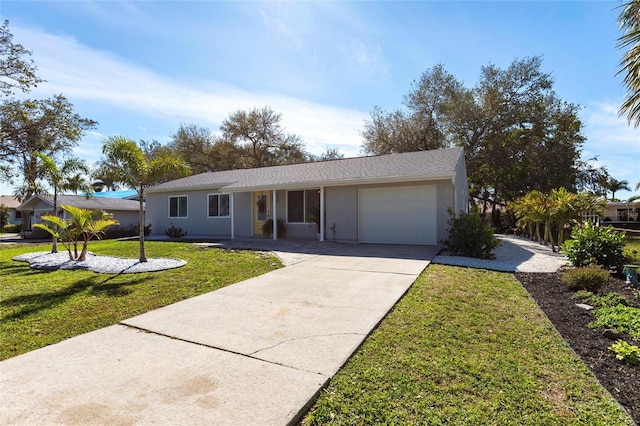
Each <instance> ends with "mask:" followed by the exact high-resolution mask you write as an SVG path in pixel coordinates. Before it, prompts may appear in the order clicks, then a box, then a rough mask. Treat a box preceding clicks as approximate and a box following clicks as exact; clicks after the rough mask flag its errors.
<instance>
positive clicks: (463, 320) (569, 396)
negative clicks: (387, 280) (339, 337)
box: [303, 265, 631, 425]
mask: <svg viewBox="0 0 640 426" xmlns="http://www.w3.org/2000/svg"><path fill="white" fill-rule="evenodd" d="M303 424H345V425H346V424H349V425H351V424H356V425H364V424H430V425H440V424H460V425H470V424H482V425H539V424H544V425H567V424H574V425H628V424H631V420H630V419H629V418H628V416H627V415H626V414H625V413H624V412H623V411H622V410H621V409H620V408H619V407H618V405H617V404H616V402H615V401H614V400H613V399H612V398H611V397H610V395H609V394H607V393H606V391H605V390H604V389H603V388H602V387H601V386H600V385H599V384H598V383H597V381H596V380H595V378H594V376H593V375H592V373H591V372H590V371H589V370H588V369H587V367H586V366H585V365H584V364H583V363H582V361H581V360H580V359H579V358H577V357H576V356H575V355H574V354H573V352H572V351H571V350H570V349H569V347H568V346H567V345H566V343H565V342H564V340H563V339H562V338H561V337H560V336H559V335H558V333H557V332H556V331H555V329H553V327H552V325H551V324H550V323H549V321H548V320H547V319H546V317H545V316H544V315H543V314H542V313H541V311H540V310H539V309H538V308H537V307H536V305H535V303H534V302H533V300H532V299H531V298H530V297H529V296H528V294H527V292H526V291H525V290H524V289H523V288H522V286H521V285H520V284H519V283H518V282H517V281H516V280H515V279H514V278H513V276H512V275H510V274H505V273H497V272H488V271H481V270H473V269H465V268H456V267H450V266H441V265H431V266H429V267H428V268H427V269H426V270H425V272H424V273H423V274H422V275H421V276H420V277H419V279H418V280H417V281H416V283H415V284H414V285H413V287H412V288H411V289H410V290H409V292H408V293H407V295H406V296H405V297H404V298H403V299H402V300H401V301H400V302H399V303H398V304H397V305H396V307H395V308H394V309H393V310H392V311H391V313H390V314H389V315H388V316H387V317H386V318H385V319H384V320H383V321H382V323H381V324H380V325H379V327H378V328H377V329H376V330H375V331H374V332H373V333H372V334H371V336H369V337H368V338H367V339H366V341H365V342H364V344H363V346H362V347H361V348H360V349H359V350H358V351H357V352H356V353H355V354H354V356H353V357H352V358H351V359H350V360H349V361H348V362H347V364H346V365H345V366H344V367H343V368H342V369H341V370H340V372H339V373H338V374H337V375H336V376H335V377H334V378H333V379H332V380H331V383H330V385H329V386H328V388H327V389H326V390H324V391H323V392H322V393H321V395H320V397H319V398H318V400H317V401H316V403H315V405H314V406H313V407H312V409H311V410H310V412H309V413H308V415H307V416H306V417H305V419H304V420H303Z"/></svg>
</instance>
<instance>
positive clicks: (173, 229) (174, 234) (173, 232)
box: [164, 223, 187, 238]
mask: <svg viewBox="0 0 640 426" xmlns="http://www.w3.org/2000/svg"><path fill="white" fill-rule="evenodd" d="M164 233H165V234H167V236H168V237H169V238H182V237H184V236H185V235H187V231H184V230H183V229H182V228H180V227H179V226H175V225H174V224H173V223H172V224H171V226H170V227H169V229H167V230H166V231H164Z"/></svg>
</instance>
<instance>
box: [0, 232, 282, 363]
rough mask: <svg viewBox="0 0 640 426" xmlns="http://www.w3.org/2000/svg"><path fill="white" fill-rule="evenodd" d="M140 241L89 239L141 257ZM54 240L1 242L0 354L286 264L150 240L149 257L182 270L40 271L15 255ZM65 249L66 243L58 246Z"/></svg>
mask: <svg viewBox="0 0 640 426" xmlns="http://www.w3.org/2000/svg"><path fill="white" fill-rule="evenodd" d="M138 247H139V245H138V242H137V241H115V240H109V241H92V242H91V244H90V245H89V250H91V251H92V252H94V253H96V254H99V255H105V256H119V257H133V258H137V257H138ZM50 249H51V245H50V244H42V245H33V244H29V245H20V246H17V247H16V246H11V245H0V282H1V283H2V287H1V289H0V359H6V358H9V357H12V356H15V355H19V354H22V353H25V352H29V351H32V350H34V349H38V348H41V347H43V346H47V345H50V344H53V343H57V342H60V341H61V340H64V339H67V338H69V337H73V336H77V335H79V334H82V333H86V332H89V331H92V330H96V329H99V328H102V327H107V326H109V325H112V324H116V323H118V322H119V321H122V320H124V319H126V318H130V317H132V316H135V315H138V314H142V313H144V312H147V311H150V310H152V309H156V308H159V307H161V306H165V305H169V304H171V303H175V302H178V301H180V300H184V299H188V298H190V297H193V296H197V295H199V294H203V293H207V292H210V291H213V290H216V289H219V288H221V287H224V286H227V285H229V284H233V283H236V282H239V281H242V280H244V279H247V278H251V277H255V276H258V275H261V274H264V273H265V272H269V271H271V270H274V269H277V268H279V267H281V263H280V261H279V260H278V259H277V258H276V257H275V256H273V255H271V254H268V253H260V252H251V251H235V250H234V251H228V250H221V249H210V248H201V247H197V246H194V245H192V244H185V243H172V242H152V241H149V242H147V243H146V249H147V256H148V257H149V258H152V257H177V258H180V259H184V260H186V261H187V265H185V266H184V267H182V268H178V269H171V270H166V271H161V272H149V273H141V274H123V275H106V274H96V273H94V272H90V271H77V270H76V271H64V270H58V271H37V270H33V269H31V268H29V265H28V264H27V263H26V262H16V261H13V260H11V259H12V258H13V257H14V256H17V255H19V254H23V253H29V252H38V251H48V250H50ZM60 249H63V248H62V247H60Z"/></svg>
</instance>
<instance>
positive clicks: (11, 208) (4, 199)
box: [0, 195, 22, 225]
mask: <svg viewBox="0 0 640 426" xmlns="http://www.w3.org/2000/svg"><path fill="white" fill-rule="evenodd" d="M0 206H5V207H7V210H8V212H9V224H10V225H20V224H21V223H22V213H21V212H20V210H18V207H19V206H20V201H19V200H18V199H17V198H16V197H14V196H13V195H0Z"/></svg>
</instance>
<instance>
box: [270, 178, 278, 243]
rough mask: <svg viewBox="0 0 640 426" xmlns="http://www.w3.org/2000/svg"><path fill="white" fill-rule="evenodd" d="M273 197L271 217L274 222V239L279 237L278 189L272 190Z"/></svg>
mask: <svg viewBox="0 0 640 426" xmlns="http://www.w3.org/2000/svg"><path fill="white" fill-rule="evenodd" d="M271 199H272V200H273V202H272V203H271V204H272V206H271V219H272V222H273V239H274V240H277V239H278V215H277V210H276V190H275V189H274V190H272V191H271Z"/></svg>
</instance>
